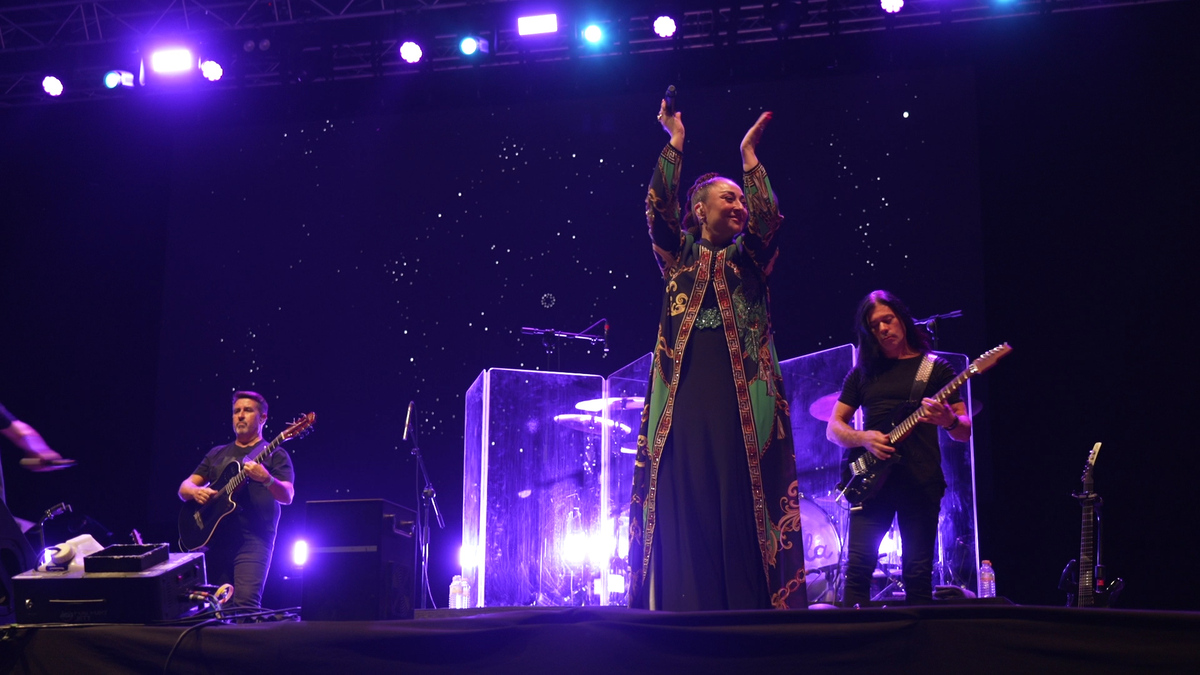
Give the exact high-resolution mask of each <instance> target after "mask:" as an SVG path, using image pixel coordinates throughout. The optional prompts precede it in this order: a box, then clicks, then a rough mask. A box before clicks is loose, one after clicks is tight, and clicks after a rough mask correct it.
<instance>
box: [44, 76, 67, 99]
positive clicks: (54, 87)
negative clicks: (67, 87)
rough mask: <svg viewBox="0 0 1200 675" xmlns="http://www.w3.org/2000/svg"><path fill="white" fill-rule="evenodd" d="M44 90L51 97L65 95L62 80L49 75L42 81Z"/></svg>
mask: <svg viewBox="0 0 1200 675" xmlns="http://www.w3.org/2000/svg"><path fill="white" fill-rule="evenodd" d="M42 89H44V90H45V91H46V93H47V94H50V95H51V96H60V95H62V93H63V83H62V80H60V79H58V78H57V77H55V76H53V75H47V76H46V77H45V78H44V79H43V80H42Z"/></svg>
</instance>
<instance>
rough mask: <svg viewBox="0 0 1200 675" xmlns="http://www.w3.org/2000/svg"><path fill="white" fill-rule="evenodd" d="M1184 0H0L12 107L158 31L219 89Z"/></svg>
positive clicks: (114, 62)
mask: <svg viewBox="0 0 1200 675" xmlns="http://www.w3.org/2000/svg"><path fill="white" fill-rule="evenodd" d="M1178 1H1183V0H1009V1H1008V2H1004V3H1000V2H998V1H997V0H906V2H905V6H904V9H903V11H901V12H900V13H898V14H895V15H889V14H887V13H886V12H884V11H883V10H882V9H881V8H880V5H879V0H809V2H807V3H805V6H806V8H807V14H806V15H805V18H804V19H803V20H802V21H801V22H800V23H799V25H797V26H796V27H795V29H794V30H793V31H792V32H791V33H790V34H787V35H784V36H779V35H777V34H776V32H775V31H773V30H772V22H771V21H770V18H769V16H768V12H769V10H770V7H771V5H773V4H778V3H777V2H776V3H771V2H766V3H764V2H757V3H754V2H750V3H733V2H726V3H724V4H722V3H721V2H720V0H718V2H717V3H714V2H713V1H712V0H683V1H681V2H679V6H680V7H681V8H682V12H681V14H680V15H679V16H676V17H675V20H676V24H677V30H676V34H675V36H674V37H672V38H661V37H658V36H657V35H655V34H654V31H653V28H652V24H653V22H654V19H655V18H656V16H657V15H656V14H654V15H652V14H650V9H649V8H650V6H651V3H644V2H627V3H608V5H607V6H608V7H609V9H610V14H609V17H608V18H607V19H597V18H596V17H595V16H594V15H591V14H586V13H584V12H583V11H581V12H580V13H578V14H572V12H571V10H570V7H571V6H572V5H574V6H578V7H579V8H581V10H585V9H586V8H588V7H589V6H591V5H592V4H595V3H587V2H575V3H568V2H564V3H562V5H563V6H564V9H563V10H561V11H560V17H559V21H560V30H559V32H558V34H557V35H554V36H539V37H540V38H541V39H539V40H536V41H530V40H528V39H526V38H522V37H520V36H519V35H518V34H517V25H516V18H517V16H518V13H519V10H520V3H518V2H515V1H512V0H271V1H268V0H202V1H197V0H103V1H98V2H71V1H69V0H46V1H38V0H0V107H9V106H14V105H22V104H28V103H32V102H35V101H37V102H44V99H45V95H44V94H43V93H42V92H41V85H40V82H41V79H42V77H44V75H45V73H46V72H48V71H49V70H51V69H54V68H55V67H56V66H57V65H60V62H61V63H63V64H66V63H69V64H71V67H72V68H74V69H75V73H76V77H75V81H74V82H72V83H71V91H72V92H76V97H77V98H76V100H78V99H79V98H85V99H86V98H88V97H102V96H111V95H113V92H109V91H108V90H107V89H106V88H105V87H104V84H103V75H104V73H106V72H108V71H110V70H112V69H114V68H124V69H127V70H128V69H130V68H131V67H132V64H130V63H129V59H131V58H136V55H137V54H138V53H139V52H140V50H142V49H145V48H147V45H149V44H150V43H152V42H153V41H154V40H155V39H156V38H164V39H165V38H176V39H178V38H183V39H188V40H192V41H194V42H195V43H198V44H202V45H204V48H205V49H207V52H205V53H202V56H203V58H216V60H218V61H220V62H221V64H222V66H224V67H225V69H226V77H225V78H223V79H222V80H221V82H220V83H219V84H218V85H214V86H241V87H261V86H273V85H281V84H287V83H295V82H303V81H322V80H324V81H331V80H349V79H359V78H370V77H386V76H402V75H409V74H413V73H417V72H429V71H443V70H456V69H464V68H493V67H503V66H517V65H521V64H528V63H533V62H541V61H557V60H565V59H598V58H606V57H614V56H618V55H627V54H638V53H647V52H659V51H668V50H690V49H712V48H715V47H723V46H724V47H728V46H731V45H745V44H754V43H763V42H774V41H778V40H797V39H805V38H814V37H823V36H829V35H834V34H852V33H862V32H870V31H880V30H885V29H901V28H910V27H918V26H929V25H941V24H951V23H961V22H971V21H983V20H990V19H1000V18H1009V17H1017V16H1028V15H1034V14H1038V15H1040V14H1049V13H1059V12H1069V11H1077V10H1088V9H1102V8H1111V7H1119V6H1125V5H1133V4H1149V3H1154V2H1178ZM585 20H586V22H587V23H596V24H598V25H599V26H600V27H601V28H602V29H603V30H604V34H605V38H606V39H605V41H604V43H603V45H602V46H599V47H597V46H587V47H585V46H584V45H582V44H580V39H581V38H580V35H579V31H580V30H581V29H582V28H583V27H584V25H585V24H584V22H585ZM468 32H471V33H474V34H477V35H480V36H481V37H483V38H485V39H488V40H489V42H490V46H491V52H490V53H489V54H487V55H485V58H478V55H477V56H476V57H472V58H468V57H465V56H464V55H463V54H462V52H461V51H460V50H459V48H458V42H459V40H460V39H461V38H462V37H463V36H464V35H465V34H467V33H468ZM416 34H420V35H423V36H424V37H423V38H422V39H418V40H417V41H418V42H419V43H420V46H421V49H422V50H423V52H424V58H423V59H422V60H421V62H420V63H419V64H409V63H406V62H405V61H404V60H402V59H401V58H400V55H399V46H400V43H401V42H403V41H404V40H409V39H414V35H416ZM264 37H265V38H268V39H269V40H270V42H271V48H270V49H269V50H266V51H254V52H249V53H247V52H245V51H243V50H242V48H241V46H242V44H243V43H244V42H245V41H247V40H250V39H253V40H255V41H258V40H260V39H262V38H264ZM213 52H220V55H217V54H214V53H213ZM121 59H124V61H122V60H121ZM89 63H91V64H92V65H91V66H89V65H86V64H89ZM91 71H94V73H93V72H91ZM117 93H120V92H117ZM64 98H66V97H64Z"/></svg>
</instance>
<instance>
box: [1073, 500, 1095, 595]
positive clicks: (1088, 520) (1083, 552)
mask: <svg viewBox="0 0 1200 675" xmlns="http://www.w3.org/2000/svg"><path fill="white" fill-rule="evenodd" d="M1095 525H1096V514H1095V511H1094V510H1093V509H1092V501H1091V499H1088V498H1085V499H1084V500H1083V525H1081V526H1080V533H1079V595H1078V598H1079V601H1078V603H1077V604H1078V606H1079V607H1091V606H1092V592H1093V591H1094V590H1095V588H1096V558H1095V535H1094V529H1095Z"/></svg>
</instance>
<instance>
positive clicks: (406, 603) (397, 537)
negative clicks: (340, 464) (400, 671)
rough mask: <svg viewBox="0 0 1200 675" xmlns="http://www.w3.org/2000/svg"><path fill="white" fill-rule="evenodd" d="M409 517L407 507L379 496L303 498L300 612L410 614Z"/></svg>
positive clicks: (308, 617)
mask: <svg viewBox="0 0 1200 675" xmlns="http://www.w3.org/2000/svg"><path fill="white" fill-rule="evenodd" d="M415 520H416V516H415V514H414V513H413V511H412V509H409V508H405V507H403V506H400V505H398V504H393V503H392V502H389V501H387V500H384V499H345V500H328V501H311V502H308V503H307V504H306V505H305V528H304V530H305V539H306V541H307V542H308V562H306V563H305V565H304V587H303V591H302V593H301V602H300V617H301V618H302V619H304V620H305V621H356V620H357V621H376V620H381V619H411V618H412V616H413V590H414V587H415V577H414V576H413V555H414V552H415V549H414V537H413V529H414V522H415Z"/></svg>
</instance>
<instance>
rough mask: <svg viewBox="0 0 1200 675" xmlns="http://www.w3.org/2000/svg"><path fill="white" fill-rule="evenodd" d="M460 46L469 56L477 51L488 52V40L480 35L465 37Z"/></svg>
mask: <svg viewBox="0 0 1200 675" xmlns="http://www.w3.org/2000/svg"><path fill="white" fill-rule="evenodd" d="M458 48H459V49H460V50H462V53H463V54H466V55H467V56H471V55H472V54H474V53H476V52H479V53H480V54H486V53H488V41H487V40H485V39H483V38H478V37H465V38H463V40H462V42H460V43H458Z"/></svg>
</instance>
